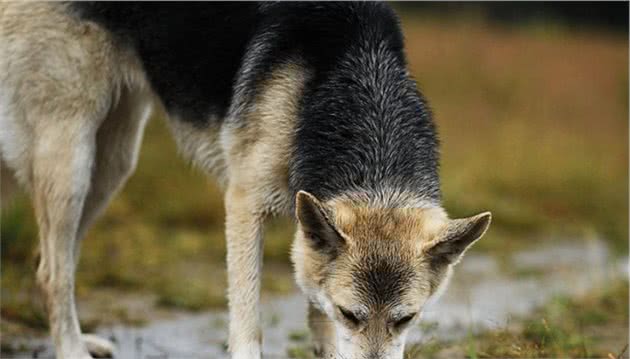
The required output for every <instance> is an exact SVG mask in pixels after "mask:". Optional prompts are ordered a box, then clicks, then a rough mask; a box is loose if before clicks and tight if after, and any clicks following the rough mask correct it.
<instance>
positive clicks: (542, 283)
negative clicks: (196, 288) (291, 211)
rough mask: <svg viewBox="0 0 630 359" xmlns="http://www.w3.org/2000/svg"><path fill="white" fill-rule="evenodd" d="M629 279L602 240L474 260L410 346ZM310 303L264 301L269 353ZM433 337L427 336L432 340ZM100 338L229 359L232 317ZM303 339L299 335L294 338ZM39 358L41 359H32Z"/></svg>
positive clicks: (427, 313) (139, 356)
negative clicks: (562, 296)
mask: <svg viewBox="0 0 630 359" xmlns="http://www.w3.org/2000/svg"><path fill="white" fill-rule="evenodd" d="M619 277H624V278H626V279H627V278H628V258H627V257H626V258H624V259H621V260H612V259H611V255H610V253H609V251H608V248H607V247H606V245H605V243H604V242H603V241H600V240H588V241H583V240H575V241H566V242H560V243H558V242H554V243H553V244H549V245H547V246H545V245H542V246H537V247H536V248H533V249H529V250H524V251H519V252H516V253H510V254H507V255H506V257H505V258H497V257H495V256H488V255H482V254H475V253H474V250H473V251H472V252H469V254H468V255H467V256H466V258H465V259H464V260H463V261H462V262H461V263H460V264H459V265H458V268H457V269H456V271H455V275H454V276H453V278H452V280H451V284H450V286H449V289H448V290H447V291H446V293H445V294H444V295H443V296H442V298H441V299H440V300H439V301H438V302H437V303H433V304H431V305H429V306H428V307H427V308H425V310H424V313H423V323H424V324H423V325H422V326H421V327H422V328H428V327H430V328H431V329H430V330H426V329H425V332H424V333H423V332H422V329H421V328H420V327H418V328H414V329H413V331H412V333H410V337H409V341H410V342H419V341H424V340H427V339H428V338H429V337H431V336H435V337H438V338H441V339H448V338H457V337H461V336H464V335H466V334H467V333H468V332H469V331H470V330H473V331H482V330H486V329H493V328H497V327H504V326H505V325H506V324H507V322H508V321H509V320H510V318H511V317H513V316H519V315H526V314H527V313H529V312H531V311H532V310H534V309H535V308H536V307H537V306H539V305H541V304H543V303H544V302H545V301H547V300H549V299H550V298H551V297H553V296H554V295H558V294H567V295H580V294H583V293H585V292H587V291H588V290H593V289H596V288H598V287H601V286H604V285H605V284H606V283H608V282H609V281H611V280H613V279H615V278H619ZM305 313H306V303H305V300H304V298H303V297H302V296H301V295H300V294H297V293H296V294H294V295H291V296H286V297H280V298H271V299H268V300H266V301H264V303H263V306H262V317H263V325H264V331H263V333H264V344H263V345H264V353H265V357H266V358H286V357H287V355H286V353H287V348H288V347H290V346H292V345H295V342H291V340H290V339H289V336H290V334H291V333H294V334H295V333H305V331H306V328H307V326H306V314H305ZM427 331H428V332H427ZM98 333H99V334H101V335H103V336H105V337H110V338H114V340H115V341H116V343H117V345H118V356H117V357H118V358H125V359H127V358H129V359H146V358H153V359H156V358H163V359H179V358H182V359H184V358H218V359H221V358H228V357H229V356H228V355H227V353H226V352H225V342H226V339H227V314H226V313H225V312H208V313H204V314H196V315H192V314H182V315H180V316H177V317H176V318H172V319H168V320H162V321H156V322H153V323H150V324H149V325H147V326H145V327H142V328H129V327H124V326H116V327H110V328H102V329H101V330H99V331H98ZM294 336H297V337H299V336H300V335H294ZM23 344H25V345H26V346H27V347H28V348H31V349H30V350H29V352H27V353H23V354H18V355H15V356H13V358H33V357H37V358H52V357H53V354H52V350H51V347H50V343H49V342H48V341H34V340H27V339H25V341H24V342H23ZM34 352H36V356H33V354H34Z"/></svg>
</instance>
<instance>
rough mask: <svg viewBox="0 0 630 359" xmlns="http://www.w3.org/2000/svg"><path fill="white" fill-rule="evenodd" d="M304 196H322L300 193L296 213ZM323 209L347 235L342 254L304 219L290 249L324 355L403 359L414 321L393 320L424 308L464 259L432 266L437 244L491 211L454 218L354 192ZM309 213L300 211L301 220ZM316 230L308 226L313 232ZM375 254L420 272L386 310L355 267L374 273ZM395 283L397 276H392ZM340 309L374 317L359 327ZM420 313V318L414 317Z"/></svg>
mask: <svg viewBox="0 0 630 359" xmlns="http://www.w3.org/2000/svg"><path fill="white" fill-rule="evenodd" d="M300 201H316V202H317V201H318V200H317V199H316V198H314V197H313V196H312V195H308V194H298V201H297V202H298V203H297V205H296V207H297V211H298V212H299V211H300V210H302V206H301V204H300ZM416 204H417V203H416ZM318 206H320V207H321V208H322V209H323V210H324V211H326V217H327V218H328V220H329V223H330V225H332V226H333V227H334V229H335V231H336V232H337V233H338V235H339V236H340V237H341V239H337V240H336V242H337V244H336V245H337V246H338V249H337V250H336V253H337V254H336V255H335V256H334V257H331V256H330V254H328V253H327V251H321V250H318V249H317V248H314V247H313V246H312V245H311V244H309V238H308V236H307V235H305V230H306V229H305V228H304V224H303V223H300V224H299V228H298V232H297V234H296V238H295V241H294V245H293V250H292V260H293V263H294V265H295V272H296V279H297V281H298V284H300V286H301V288H302V289H303V290H304V292H305V293H306V294H307V296H308V297H309V301H310V302H311V303H312V304H311V305H312V306H313V308H312V309H310V310H309V313H310V314H309V318H311V317H312V318H314V320H312V321H311V324H310V327H311V330H312V332H313V333H314V340H315V347H316V348H317V349H319V350H321V351H322V356H323V357H326V358H328V357H330V358H333V357H344V356H345V357H363V356H364V355H376V354H375V353H377V354H378V357H383V358H401V357H402V352H403V348H404V339H405V336H406V333H407V328H408V325H406V326H404V327H403V328H397V327H396V328H394V327H392V325H391V323H392V321H393V320H395V319H394V318H397V317H400V316H404V315H406V314H409V313H420V312H421V310H422V307H423V306H424V304H425V303H426V302H427V300H428V299H429V298H430V297H432V296H435V295H436V291H437V288H438V287H439V284H441V283H443V282H444V281H445V278H446V275H447V273H448V272H449V271H450V269H451V267H452V265H453V264H455V263H456V262H457V260H458V259H455V260H453V261H452V262H451V263H450V265H448V266H447V267H446V268H442V269H440V268H434V267H431V265H430V262H431V259H432V257H431V256H432V255H433V254H432V250H433V248H434V247H435V246H436V245H437V244H439V243H442V244H444V243H446V244H448V243H449V241H450V240H456V238H455V239H453V238H452V236H451V234H458V235H459V234H460V232H462V230H463V232H462V233H461V234H462V235H464V234H465V233H466V231H465V230H467V229H468V228H476V227H474V226H472V227H471V226H469V225H470V224H471V223H476V222H477V221H486V219H487V218H488V215H487V214H483V215H479V216H475V217H471V218H469V219H464V220H450V219H449V218H448V217H447V215H446V213H445V212H444V210H443V209H441V208H440V207H435V206H433V207H432V206H430V205H429V204H426V205H421V206H420V207H402V208H396V207H390V206H382V205H381V206H379V205H378V204H377V203H375V202H362V201H361V200H360V197H353V198H351V197H348V196H345V197H344V198H336V199H333V200H330V201H328V202H326V203H319V205H318ZM303 216H304V215H300V214H299V213H298V218H303ZM488 223H489V222H487V221H486V222H483V223H482V225H485V227H483V228H482V227H479V228H481V230H480V231H479V232H475V233H474V235H475V236H477V237H476V238H474V239H475V240H476V239H478V238H479V237H480V236H481V235H483V232H484V231H485V228H487V224H488ZM309 225H310V224H309ZM467 225H468V226H467ZM313 230H314V228H308V231H313ZM315 230H316V228H315ZM472 240H473V238H471V241H472ZM333 241H334V240H333ZM467 243H468V242H467ZM471 243H474V241H472V242H471ZM464 251H465V249H463V250H462V252H461V253H462V254H463V252H464ZM374 258H380V260H382V261H384V262H387V263H390V264H391V265H393V266H395V267H396V268H399V269H401V270H403V273H413V274H414V275H413V276H411V277H409V278H408V279H400V280H402V282H400V283H399V284H400V288H401V290H402V292H401V293H400V295H399V296H398V297H397V298H396V300H395V301H393V302H391V303H389V304H388V303H385V306H384V307H383V306H381V304H377V303H376V302H372V301H369V300H367V299H366V298H365V294H361V293H362V291H363V289H362V288H365V286H366V285H368V284H369V283H364V282H361V281H362V280H366V279H365V278H364V277H361V276H359V277H357V272H356V271H357V269H359V270H369V269H370V266H371V265H374V264H375V263H378V261H375V260H374ZM404 270H406V271H407V272H404ZM392 280H399V279H396V277H392ZM339 307H341V308H345V309H348V310H351V311H352V312H354V313H361V315H363V316H364V317H365V318H368V319H367V320H366V321H365V322H362V324H361V325H360V326H358V327H357V326H355V325H354V324H352V323H349V322H348V320H347V319H345V318H344V316H343V315H342V314H341V312H340V309H339ZM419 317H420V315H419V314H417V315H415V316H414V318H413V321H412V322H416V321H417V320H418V318H419ZM326 319H327V320H328V321H326Z"/></svg>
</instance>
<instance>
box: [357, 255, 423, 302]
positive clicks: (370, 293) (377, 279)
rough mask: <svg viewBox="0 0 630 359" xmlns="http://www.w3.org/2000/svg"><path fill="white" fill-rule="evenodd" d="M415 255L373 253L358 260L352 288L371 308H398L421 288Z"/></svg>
mask: <svg viewBox="0 0 630 359" xmlns="http://www.w3.org/2000/svg"><path fill="white" fill-rule="evenodd" d="M413 260H414V259H413V258H409V259H402V258H401V257H395V256H383V255H371V256H367V257H364V258H362V259H360V260H358V261H357V262H355V263H354V265H353V268H352V272H351V277H352V288H353V290H354V292H355V294H356V296H357V297H358V298H357V299H359V300H360V302H361V303H363V304H365V305H366V306H367V307H368V308H370V310H379V309H382V308H394V307H396V306H398V305H402V304H405V303H404V302H405V300H406V299H408V298H409V296H410V295H413V293H415V292H416V291H417V288H415V287H416V284H417V283H418V276H419V273H418V268H417V266H416V263H414V262H411V261H413Z"/></svg>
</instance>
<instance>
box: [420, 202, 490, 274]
mask: <svg viewBox="0 0 630 359" xmlns="http://www.w3.org/2000/svg"><path fill="white" fill-rule="evenodd" d="M491 220H492V214H491V213H490V212H484V213H481V214H478V215H476V216H472V217H468V218H461V219H452V220H449V222H448V225H447V226H446V228H445V229H444V230H443V231H442V232H441V233H440V234H439V235H438V238H437V239H436V240H435V241H432V242H431V243H428V244H427V246H426V247H425V249H424V251H425V256H426V258H428V259H429V262H430V263H431V267H432V268H434V269H436V270H441V269H442V268H444V267H445V266H447V265H449V264H456V263H457V262H459V260H460V259H461V258H462V257H463V256H464V253H465V252H466V250H467V249H468V248H470V246H472V245H473V244H474V243H475V242H476V241H477V240H479V239H480V238H481V237H482V236H483V235H484V233H486V231H487V230H488V227H489V226H490V221H491Z"/></svg>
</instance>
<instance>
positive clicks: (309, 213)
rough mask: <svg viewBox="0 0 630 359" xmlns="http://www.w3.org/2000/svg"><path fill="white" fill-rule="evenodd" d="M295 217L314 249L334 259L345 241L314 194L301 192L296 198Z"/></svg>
mask: <svg viewBox="0 0 630 359" xmlns="http://www.w3.org/2000/svg"><path fill="white" fill-rule="evenodd" d="M295 216H296V217H297V219H298V221H299V222H300V226H301V227H302V231H303V232H304V235H305V237H306V238H307V239H308V241H309V244H310V245H311V246H312V247H313V249H315V250H318V251H319V252H320V253H323V254H328V255H331V256H332V257H334V256H335V255H336V254H337V252H338V249H339V248H340V247H341V246H342V245H343V244H344V239H343V238H342V237H341V235H340V234H339V232H337V230H336V229H335V226H334V225H333V224H332V222H331V220H330V213H329V211H328V210H327V209H326V208H325V206H324V205H323V204H322V203H321V202H320V201H319V200H318V199H317V198H315V196H313V195H312V194H310V193H308V192H305V191H299V192H298V193H297V195H296V197H295Z"/></svg>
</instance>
